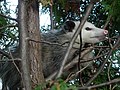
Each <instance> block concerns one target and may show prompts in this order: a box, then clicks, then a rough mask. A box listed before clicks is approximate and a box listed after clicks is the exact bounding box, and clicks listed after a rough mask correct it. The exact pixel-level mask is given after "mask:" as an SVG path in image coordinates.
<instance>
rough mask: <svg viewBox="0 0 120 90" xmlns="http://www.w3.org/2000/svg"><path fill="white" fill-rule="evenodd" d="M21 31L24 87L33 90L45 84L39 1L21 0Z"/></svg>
mask: <svg viewBox="0 0 120 90" xmlns="http://www.w3.org/2000/svg"><path fill="white" fill-rule="evenodd" d="M19 29H20V46H21V47H20V48H21V60H22V61H21V66H22V79H23V82H24V83H23V86H24V87H25V89H26V90H31V86H32V88H35V87H36V86H37V85H39V84H41V83H43V82H44V77H43V73H42V66H41V51H40V49H41V46H40V43H36V42H33V41H29V38H32V39H34V40H37V41H40V31H39V6H38V2H37V0H19Z"/></svg>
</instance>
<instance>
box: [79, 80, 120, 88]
mask: <svg viewBox="0 0 120 90" xmlns="http://www.w3.org/2000/svg"><path fill="white" fill-rule="evenodd" d="M118 82H120V78H117V79H113V80H111V81H109V82H105V83H101V84H98V85H93V86H89V87H87V86H85V87H80V88H79V90H91V89H93V88H98V87H102V86H106V85H110V84H114V83H118Z"/></svg>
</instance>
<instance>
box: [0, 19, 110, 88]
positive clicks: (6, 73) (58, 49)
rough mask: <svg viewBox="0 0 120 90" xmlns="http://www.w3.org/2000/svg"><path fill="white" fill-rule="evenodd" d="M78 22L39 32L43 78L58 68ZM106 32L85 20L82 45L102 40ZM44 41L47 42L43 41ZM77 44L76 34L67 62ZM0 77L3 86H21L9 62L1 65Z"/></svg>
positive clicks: (69, 60) (78, 40)
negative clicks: (58, 28)
mask: <svg viewBox="0 0 120 90" xmlns="http://www.w3.org/2000/svg"><path fill="white" fill-rule="evenodd" d="M79 24H80V22H79V21H66V22H65V23H64V25H63V26H62V28H61V29H60V30H53V31H48V32H47V33H42V34H41V35H42V36H41V37H42V41H43V43H42V51H41V52H42V65H43V74H44V76H45V78H47V77H48V76H49V75H50V74H52V73H53V72H54V71H57V70H58V69H59V68H60V66H61V62H62V60H63V57H64V55H65V52H66V49H67V46H68V44H69V42H70V40H71V38H72V37H73V34H74V33H75V31H76V30H77V27H78V25H79ZM107 34H108V31H107V30H104V29H100V28H97V27H95V26H94V25H93V24H92V23H90V22H86V23H85V25H84V26H83V28H82V43H83V46H84V44H85V43H93V44H94V43H98V42H100V41H102V40H104V39H105V37H106V35H107ZM44 41H45V42H47V43H44ZM79 45H80V38H79V36H78V37H77V39H76V40H75V43H74V45H73V48H72V50H71V52H70V55H69V58H68V60H67V63H68V62H71V61H72V59H73V58H74V55H75V53H76V50H77V49H78V48H79ZM90 55H91V53H90V54H89V55H88V56H89V57H91V56H90ZM85 56H86V55H85ZM83 58H84V57H83ZM16 63H18V62H16ZM11 68H12V70H11ZM0 77H1V78H2V82H3V83H5V84H4V85H3V87H4V88H6V87H9V89H10V90H13V89H16V90H17V88H20V87H21V86H20V85H21V84H20V83H21V82H20V80H21V76H20V74H19V73H18V70H17V69H16V67H15V66H14V65H13V63H11V62H8V63H7V64H5V65H2V66H1V68H0ZM10 77H12V78H10ZM11 81H12V82H13V83H12V82H11Z"/></svg>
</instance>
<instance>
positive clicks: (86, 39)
mask: <svg viewBox="0 0 120 90" xmlns="http://www.w3.org/2000/svg"><path fill="white" fill-rule="evenodd" d="M79 24H80V22H79V21H67V22H66V26H65V28H66V29H67V30H68V31H70V32H72V33H73V34H74V32H75V31H76V30H77V28H78V26H79ZM107 34H108V31H107V30H104V29H100V28H97V27H95V26H94V25H93V24H92V23H90V22H85V24H84V26H83V28H82V42H83V43H97V42H100V41H102V40H104V39H105V38H106V35H107ZM70 35H71V34H70ZM77 41H79V37H78V38H77Z"/></svg>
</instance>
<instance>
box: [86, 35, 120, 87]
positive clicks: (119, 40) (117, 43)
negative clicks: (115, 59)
mask: <svg viewBox="0 0 120 90" xmlns="http://www.w3.org/2000/svg"><path fill="white" fill-rule="evenodd" d="M119 44H120V37H119V38H118V41H117V42H116V44H115V45H114V46H113V48H112V49H111V50H110V52H109V53H108V56H107V57H106V59H105V60H104V61H103V64H102V65H101V67H100V68H99V70H98V72H97V73H96V74H95V75H94V76H93V77H92V78H91V79H90V80H89V81H88V82H87V83H86V86H89V85H90V84H91V82H92V81H93V80H94V79H95V78H96V77H97V76H98V75H99V74H100V72H101V71H102V70H103V68H104V65H105V63H106V62H107V60H108V59H109V57H110V55H111V54H112V52H113V51H114V50H115V49H116V48H117V47H118V46H119Z"/></svg>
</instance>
